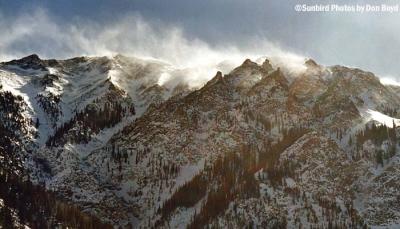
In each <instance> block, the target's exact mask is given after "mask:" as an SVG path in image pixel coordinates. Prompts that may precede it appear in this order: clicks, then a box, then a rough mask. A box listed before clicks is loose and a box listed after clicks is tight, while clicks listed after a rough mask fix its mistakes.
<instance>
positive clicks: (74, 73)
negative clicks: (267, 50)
mask: <svg viewBox="0 0 400 229" xmlns="http://www.w3.org/2000/svg"><path fill="white" fill-rule="evenodd" d="M302 68H303V70H302V71H296V72H295V73H293V71H290V67H289V64H288V65H285V64H282V63H274V62H273V61H269V60H268V59H265V58H264V59H263V61H262V62H261V63H256V62H253V61H251V60H249V59H247V60H245V61H244V62H243V64H242V65H240V66H238V67H236V68H235V69H233V70H232V71H230V72H229V73H226V74H223V73H221V72H217V73H216V75H215V76H214V77H212V78H211V80H209V81H208V82H205V84H204V85H203V86H201V87H199V88H193V87H190V86H189V85H188V83H187V81H179V80H175V81H169V82H167V83H165V80H164V79H165V77H166V75H168V76H171V75H172V74H174V73H176V72H177V71H179V72H185V73H186V74H190V72H189V71H181V70H180V69H179V68H175V67H174V66H171V65H170V64H167V63H164V62H161V61H157V60H145V59H139V58H132V57H125V56H122V55H117V56H114V57H77V58H73V59H68V60H42V59H40V58H39V57H38V56H36V55H31V56H28V57H25V58H22V59H20V60H13V61H10V62H4V63H1V64H0V85H1V89H0V106H1V107H0V108H1V109H0V118H1V121H2V122H1V126H0V127H1V129H0V131H1V133H2V136H4V137H3V139H2V141H1V145H0V165H1V168H2V171H3V172H2V173H1V174H11V173H12V174H13V176H12V177H14V179H15V180H16V181H15V182H11V183H10V182H8V183H7V185H15V184H14V183H18V185H20V186H23V187H25V185H26V182H33V184H30V185H31V186H32V187H35V188H38V189H40V193H43V194H41V195H46V194H45V193H47V192H49V193H52V194H51V200H52V201H59V202H57V203H58V205H61V206H62V207H60V208H62V209H67V210H68V211H74V212H79V214H78V213H75V214H76V215H79V217H80V218H79V217H78V216H77V217H78V219H86V218H88V219H90V220H91V221H90V222H91V223H90V225H92V226H88V227H106V226H107V225H106V224H108V225H112V226H126V227H129V226H131V227H134V228H139V227H142V228H152V227H156V228H158V227H164V228H168V227H171V228H186V227H188V228H204V227H207V226H211V227H228V228H243V227H256V228H281V227H287V228H298V227H305V228H325V227H326V228H330V227H338V228H348V227H354V228H359V227H360V228H361V227H393V228H396V227H398V226H400V209H399V206H400V203H399V201H398V200H399V199H400V194H398V192H397V191H396V190H398V188H399V187H400V175H399V174H398V172H397V170H398V169H400V144H399V141H400V138H399V134H400V131H399V128H398V127H397V126H398V125H400V119H398V118H400V113H399V112H400V93H399V91H400V88H398V87H396V86H392V85H391V86H389V85H383V84H382V83H381V82H380V80H379V78H377V77H376V76H375V75H374V74H373V73H370V72H365V71H362V70H360V69H353V68H348V67H344V66H330V67H326V66H321V65H319V64H317V63H316V62H315V61H313V60H311V59H309V60H307V61H305V62H304V64H303V66H302ZM7 177H8V175H7V176H6V175H2V179H4V180H7V179H8V178H7ZM31 186H29V187H31ZM18 187H19V186H18ZM24 193H25V192H24ZM0 194H1V196H0V200H3V201H2V202H1V201H0V203H2V205H0V207H1V206H3V207H2V209H5V207H4V206H7V205H8V206H9V208H10V209H11V212H13V214H14V215H15V217H13V218H14V219H15V220H14V221H16V222H15V224H19V225H21V224H26V225H28V226H31V227H35V226H34V223H33V222H32V219H31V218H32V217H31V218H29V217H25V218H24V217H22V218H23V220H22V221H21V216H22V215H27V213H24V214H22V213H20V211H21V210H20V209H21V207H20V206H18V205H17V204H15V203H12V201H11V200H12V199H13V198H11V197H10V195H11V194H10V192H9V191H4V190H3V191H2V192H1V193H0ZM24 195H28V194H21V195H20V196H24ZM6 200H7V201H6ZM33 206H35V205H33ZM71 209H72V210H71ZM67 210H63V211H61V210H60V209H59V208H56V209H54V208H50V207H49V208H46V209H45V210H43V212H45V211H47V213H46V214H43V216H41V217H43V218H44V220H47V221H51V223H52V224H48V225H47V226H48V227H52V225H55V224H64V225H68V226H72V227H82V225H84V224H83V223H82V222H81V221H84V220H81V221H79V220H77V219H74V221H72V220H70V219H68V217H63V216H64V215H65V214H57V213H59V212H60V211H61V212H68V211H67ZM81 214H83V216H81ZM9 215H12V214H11V213H10V214H9ZM18 217H19V218H18ZM85 217H86V218H85ZM17 219H18V220H17ZM50 219H51V220H50ZM85 225H86V224H85ZM88 225H89V224H88ZM93 225H95V226H93ZM41 226H43V225H41Z"/></svg>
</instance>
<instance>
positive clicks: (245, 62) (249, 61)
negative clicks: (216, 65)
mask: <svg viewBox="0 0 400 229" xmlns="http://www.w3.org/2000/svg"><path fill="white" fill-rule="evenodd" d="M255 66H258V65H257V63H255V62H253V61H251V60H250V59H246V60H245V61H244V62H243V63H242V65H241V67H255Z"/></svg>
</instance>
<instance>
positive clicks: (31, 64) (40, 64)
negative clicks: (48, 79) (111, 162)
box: [5, 54, 46, 70]
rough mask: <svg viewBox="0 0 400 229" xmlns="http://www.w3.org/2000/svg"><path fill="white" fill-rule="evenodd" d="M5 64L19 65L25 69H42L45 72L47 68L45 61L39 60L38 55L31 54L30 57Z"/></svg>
mask: <svg viewBox="0 0 400 229" xmlns="http://www.w3.org/2000/svg"><path fill="white" fill-rule="evenodd" d="M5 64H7V65H17V66H19V67H21V68H23V69H29V68H31V69H35V70H38V69H41V70H44V69H45V68H46V66H45V64H44V61H43V60H42V59H40V58H39V56H38V55H37V54H31V55H29V56H26V57H23V58H21V59H18V60H12V61H9V62H6V63H5Z"/></svg>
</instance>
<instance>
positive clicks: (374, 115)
mask: <svg viewBox="0 0 400 229" xmlns="http://www.w3.org/2000/svg"><path fill="white" fill-rule="evenodd" d="M360 114H361V116H362V117H363V118H365V119H366V120H367V121H371V120H373V121H376V122H378V123H380V124H383V125H386V126H388V127H393V122H394V123H395V125H396V126H399V125H400V119H396V118H393V117H390V116H388V115H385V114H382V113H381V112H379V111H376V110H372V109H360Z"/></svg>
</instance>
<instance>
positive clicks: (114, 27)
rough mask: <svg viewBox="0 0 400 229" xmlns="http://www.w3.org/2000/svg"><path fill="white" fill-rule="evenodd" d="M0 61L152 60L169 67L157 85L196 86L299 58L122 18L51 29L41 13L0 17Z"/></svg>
mask: <svg viewBox="0 0 400 229" xmlns="http://www.w3.org/2000/svg"><path fill="white" fill-rule="evenodd" d="M0 31H2V33H3V34H6V35H3V36H0V61H5V60H9V59H12V58H21V57H23V56H26V55H29V54H32V53H37V54H38V55H39V56H40V57H42V58H57V59H60V58H70V57H75V56H82V55H87V56H112V55H115V54H117V53H119V54H123V55H127V56H135V57H139V58H151V59H157V60H160V61H162V62H166V63H168V64H170V65H171V66H173V67H174V69H175V70H174V71H172V72H173V74H164V75H163V76H162V77H161V79H160V80H161V81H160V82H162V83H168V84H176V83H178V82H181V81H182V80H183V81H186V82H187V83H189V85H190V86H201V85H202V84H204V83H205V82H206V81H207V80H209V79H210V78H211V77H213V76H214V75H215V73H216V71H222V72H224V73H228V72H229V71H230V70H231V69H232V68H233V67H236V66H238V65H240V64H241V63H242V62H243V61H244V60H245V59H246V58H250V59H252V60H253V61H256V60H257V59H258V58H260V57H262V56H266V55H267V56H268V58H269V59H271V60H272V63H273V64H274V63H275V65H277V66H279V65H283V63H284V65H285V66H288V67H289V68H290V69H293V70H295V71H298V70H299V69H301V68H304V66H303V63H304V60H305V58H304V57H301V56H299V55H296V54H293V53H289V52H285V51H283V50H282V49H281V48H280V47H279V45H277V44H274V43H272V42H270V41H268V40H266V39H264V38H254V39H251V40H249V44H250V45H248V47H246V48H244V47H237V46H235V45H234V44H227V45H226V46H224V47H222V46H218V47H212V46H210V45H209V44H207V43H206V42H204V41H202V40H199V39H196V38H188V37H186V36H185V34H184V31H183V30H182V29H181V28H179V27H177V26H175V25H169V24H165V23H163V22H154V21H151V22H150V21H146V20H145V19H144V18H142V17H141V16H140V15H129V16H122V17H120V18H119V19H116V20H115V21H112V22H109V23H108V24H104V23H103V24H100V23H97V22H94V21H82V20H79V19H74V20H72V22H70V23H68V24H61V23H57V22H56V20H53V18H52V17H51V16H50V15H49V14H48V13H47V12H46V10H43V9H36V10H34V11H32V12H29V13H26V14H21V15H17V16H16V17H14V18H12V19H10V18H6V17H4V16H2V15H1V11H0Z"/></svg>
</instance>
